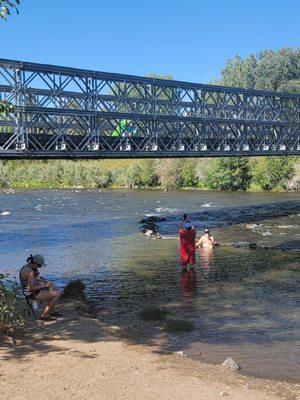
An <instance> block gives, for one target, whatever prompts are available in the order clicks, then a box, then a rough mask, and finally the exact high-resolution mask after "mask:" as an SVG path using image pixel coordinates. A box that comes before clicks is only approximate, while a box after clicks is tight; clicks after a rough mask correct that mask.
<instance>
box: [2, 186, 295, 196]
mask: <svg viewBox="0 0 300 400" xmlns="http://www.w3.org/2000/svg"><path fill="white" fill-rule="evenodd" d="M32 190H54V191H57V190H66V191H72V190H81V191H94V192H98V191H99V192H102V191H103V190H108V191H109V190H112V191H113V190H132V191H136V190H137V191H144V190H146V191H161V192H172V191H183V192H186V191H187V192H188V191H193V190H194V191H197V192H212V193H278V194H284V193H299V194H300V189H296V190H279V189H272V190H263V189H255V190H254V189H248V190H237V191H232V190H213V189H208V188H197V187H180V188H177V189H165V188H163V187H160V186H155V187H151V186H145V187H129V186H114V185H112V186H107V187H92V186H91V187H86V186H33V187H28V186H27V187H25V186H24V187H19V186H15V187H14V186H13V187H8V188H0V194H1V193H13V192H19V191H20V192H21V191H32Z"/></svg>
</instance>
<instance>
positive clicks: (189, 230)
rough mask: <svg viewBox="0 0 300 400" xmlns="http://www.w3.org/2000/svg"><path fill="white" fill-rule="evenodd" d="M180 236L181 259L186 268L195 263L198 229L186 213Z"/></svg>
mask: <svg viewBox="0 0 300 400" xmlns="http://www.w3.org/2000/svg"><path fill="white" fill-rule="evenodd" d="M179 238H180V261H181V265H182V267H184V268H186V267H187V265H194V264H195V262H196V261H195V252H196V246H195V241H196V230H195V228H194V227H193V224H192V223H191V222H190V221H189V220H188V218H187V216H186V214H185V215H184V220H183V227H182V228H181V229H180V230H179Z"/></svg>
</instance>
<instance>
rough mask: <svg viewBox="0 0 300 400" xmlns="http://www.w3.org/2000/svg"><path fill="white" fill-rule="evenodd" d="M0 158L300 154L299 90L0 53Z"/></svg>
mask: <svg viewBox="0 0 300 400" xmlns="http://www.w3.org/2000/svg"><path fill="white" fill-rule="evenodd" d="M0 100H7V101H9V102H10V103H12V104H13V105H14V111H13V112H7V113H6V114H1V115H0V158H6V159H8V158H131V157H140V158H142V157H147V158H149V157H154V158H157V157H205V156H207V157H208V156H209V157H211V156H240V155H247V156H249V155H300V129H299V127H300V95H292V94H283V93H275V92H268V91H261V90H259V91H258V90H246V89H239V88H230V87H222V86H215V85H202V84H196V83H188V82H179V81H173V80H163V79H156V78H146V77H137V76H131V75H122V74H113V73H105V72H97V71H89V70H83V69H75V68H66V67H59V66H53V65H44V64H35V63H28V62H20V61H11V60H4V59H0Z"/></svg>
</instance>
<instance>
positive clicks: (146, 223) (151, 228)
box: [140, 215, 166, 239]
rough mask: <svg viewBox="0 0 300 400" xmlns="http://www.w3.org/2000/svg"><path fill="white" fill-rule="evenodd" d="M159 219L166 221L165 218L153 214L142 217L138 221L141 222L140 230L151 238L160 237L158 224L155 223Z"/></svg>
mask: <svg viewBox="0 0 300 400" xmlns="http://www.w3.org/2000/svg"><path fill="white" fill-rule="evenodd" d="M161 221H166V218H165V217H159V216H155V215H153V216H150V217H148V218H144V219H142V220H141V221H140V223H141V224H142V227H141V231H142V232H143V233H144V234H145V235H146V236H148V237H151V238H153V239H161V236H160V234H159V232H158V225H157V224H156V223H155V222H161Z"/></svg>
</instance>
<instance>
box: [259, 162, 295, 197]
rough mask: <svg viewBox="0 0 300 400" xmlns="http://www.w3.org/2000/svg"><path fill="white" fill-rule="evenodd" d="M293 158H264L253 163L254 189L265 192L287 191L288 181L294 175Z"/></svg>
mask: <svg viewBox="0 0 300 400" xmlns="http://www.w3.org/2000/svg"><path fill="white" fill-rule="evenodd" d="M294 172H295V168H294V159H293V158H292V157H264V158H261V159H259V160H254V161H253V168H252V175H253V179H252V187H253V188H254V189H256V188H258V189H263V190H273V189H279V190H286V187H287V183H288V180H289V179H291V178H292V177H293V175H294Z"/></svg>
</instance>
